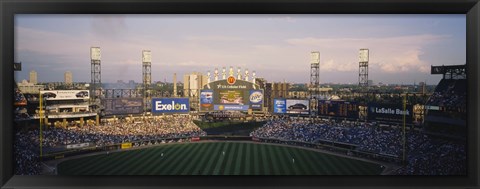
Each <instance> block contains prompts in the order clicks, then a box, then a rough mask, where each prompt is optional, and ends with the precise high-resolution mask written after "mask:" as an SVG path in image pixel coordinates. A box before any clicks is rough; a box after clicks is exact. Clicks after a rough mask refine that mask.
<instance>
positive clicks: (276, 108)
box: [273, 99, 287, 114]
mask: <svg viewBox="0 0 480 189" xmlns="http://www.w3.org/2000/svg"><path fill="white" fill-rule="evenodd" d="M273 113H276V114H285V113H287V101H286V99H273Z"/></svg>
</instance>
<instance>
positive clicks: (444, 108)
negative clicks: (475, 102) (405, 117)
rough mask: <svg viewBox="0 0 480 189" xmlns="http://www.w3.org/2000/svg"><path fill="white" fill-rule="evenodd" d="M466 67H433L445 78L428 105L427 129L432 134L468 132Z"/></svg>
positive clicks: (435, 71)
mask: <svg viewBox="0 0 480 189" xmlns="http://www.w3.org/2000/svg"><path fill="white" fill-rule="evenodd" d="M465 69H466V68H465V65H456V66H436V67H432V72H431V73H432V74H442V75H443V78H442V80H440V82H439V83H438V85H437V87H436V88H435V91H434V93H433V94H432V95H431V96H430V98H429V99H428V101H427V103H426V117H425V128H426V129H427V130H429V131H431V132H440V133H446V134H454V135H463V136H465V131H466V110H467V102H466V94H467V80H466V73H465Z"/></svg>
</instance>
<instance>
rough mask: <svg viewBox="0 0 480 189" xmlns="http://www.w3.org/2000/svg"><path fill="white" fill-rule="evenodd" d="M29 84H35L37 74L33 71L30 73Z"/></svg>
mask: <svg viewBox="0 0 480 189" xmlns="http://www.w3.org/2000/svg"><path fill="white" fill-rule="evenodd" d="M29 83H32V84H37V83H38V80H37V72H36V71H35V70H32V71H30V77H29Z"/></svg>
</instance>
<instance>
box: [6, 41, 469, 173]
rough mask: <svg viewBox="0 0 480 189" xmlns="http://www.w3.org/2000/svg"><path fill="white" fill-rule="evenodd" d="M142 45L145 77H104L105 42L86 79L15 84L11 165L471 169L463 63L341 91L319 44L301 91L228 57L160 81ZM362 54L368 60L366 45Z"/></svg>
mask: <svg viewBox="0 0 480 189" xmlns="http://www.w3.org/2000/svg"><path fill="white" fill-rule="evenodd" d="M142 53H143V58H142V68H143V73H142V74H143V82H144V83H143V85H141V87H140V88H134V89H131V88H130V89H127V88H126V89H105V88H104V87H103V86H102V83H100V82H99V80H98V81H97V80H96V78H99V74H100V71H99V69H100V64H101V61H100V55H99V54H100V48H99V47H92V48H91V64H92V83H89V84H87V85H84V86H83V88H82V86H79V87H78V86H77V87H76V88H75V87H71V88H70V89H62V90H60V89H55V87H52V88H51V89H40V90H33V91H32V90H29V89H27V88H25V87H23V86H22V85H21V83H19V84H18V85H16V86H17V89H16V91H15V94H14V95H15V99H16V101H15V110H16V111H15V112H16V115H15V116H16V119H15V120H16V121H15V127H16V134H15V146H14V149H15V160H16V166H15V174H19V175H465V174H466V152H465V145H466V144H465V143H466V141H465V127H466V121H465V120H466V117H465V115H466V114H465V113H466V96H465V94H466V79H465V78H466V77H465V65H452V66H432V67H431V74H441V75H443V79H442V80H441V81H440V82H439V83H438V84H437V85H435V86H432V87H431V88H430V89H428V88H427V86H426V85H425V84H423V85H422V86H420V87H421V90H420V91H411V92H398V90H396V89H395V88H391V89H387V91H379V90H373V89H372V88H368V87H366V86H367V83H366V80H365V78H362V77H365V76H367V77H368V75H362V74H360V77H361V78H359V80H360V81H361V82H360V84H359V86H358V87H357V88H355V90H350V91H344V90H338V89H335V90H334V89H331V88H330V89H327V88H323V87H320V85H319V83H318V69H319V68H318V63H319V60H318V59H319V53H318V52H312V63H311V70H312V71H311V73H312V75H311V78H312V82H311V84H310V85H307V87H306V89H305V90H303V91H301V90H297V89H294V87H293V86H291V85H290V84H288V83H285V82H284V83H281V82H280V83H269V82H266V81H265V79H263V78H258V77H257V76H256V73H255V72H253V73H252V76H250V75H249V73H248V69H245V72H244V74H243V73H241V70H240V68H238V70H237V73H236V74H235V73H234V70H233V67H230V69H229V71H228V72H227V70H226V68H225V67H223V69H222V71H221V73H219V70H218V69H217V68H215V71H214V72H213V77H212V75H211V73H210V72H208V73H207V74H203V73H198V72H195V73H192V74H190V75H185V76H184V82H183V85H178V86H177V82H176V74H175V75H174V79H173V80H174V82H173V83H171V85H170V87H169V88H166V89H162V90H159V89H156V88H154V87H152V86H153V85H152V84H151V80H150V79H151V74H152V73H151V70H150V69H151V68H150V65H151V59H150V56H151V54H150V53H151V52H150V51H143V52H142ZM359 54H360V72H361V70H362V69H368V49H360V53H359ZM365 63H367V64H365ZM362 66H367V67H366V68H365V67H362ZM459 70H460V72H459ZM462 70H463V71H462ZM315 74H317V75H315ZM362 81H365V82H362ZM57 88H58V87H57Z"/></svg>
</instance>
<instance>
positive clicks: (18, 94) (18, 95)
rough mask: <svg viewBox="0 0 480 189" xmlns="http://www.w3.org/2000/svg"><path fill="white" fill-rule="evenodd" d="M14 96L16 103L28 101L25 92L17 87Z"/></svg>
mask: <svg viewBox="0 0 480 189" xmlns="http://www.w3.org/2000/svg"><path fill="white" fill-rule="evenodd" d="M13 96H14V98H15V102H16V103H27V99H26V98H25V96H24V95H23V93H22V92H20V90H18V89H15V92H14V94H13Z"/></svg>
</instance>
